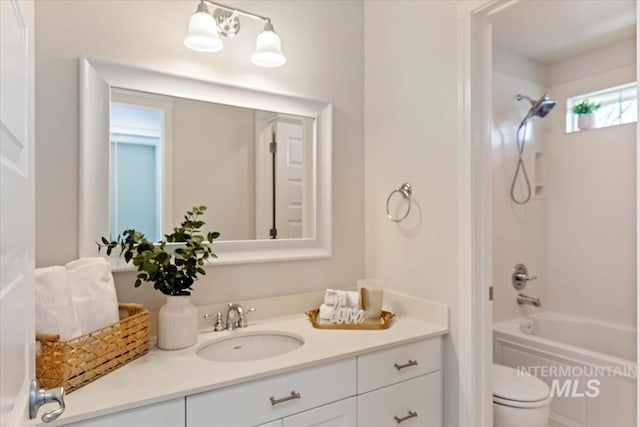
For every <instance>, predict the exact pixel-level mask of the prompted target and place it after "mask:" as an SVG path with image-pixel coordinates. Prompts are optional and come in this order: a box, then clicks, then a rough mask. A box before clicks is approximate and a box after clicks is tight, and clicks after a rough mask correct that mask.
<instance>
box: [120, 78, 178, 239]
mask: <svg viewBox="0 0 640 427" xmlns="http://www.w3.org/2000/svg"><path fill="white" fill-rule="evenodd" d="M146 98H147V96H146V94H145V95H142V94H135V95H132V94H131V93H125V91H122V90H119V89H118V90H116V89H114V91H113V93H112V102H111V119H110V144H111V145H110V182H109V208H110V212H109V214H110V215H109V231H110V234H111V237H112V238H115V237H116V236H117V235H119V234H122V232H123V231H124V230H127V229H130V228H134V229H136V230H139V231H141V232H143V233H144V234H145V236H146V238H147V239H149V240H151V241H159V240H161V239H162V231H163V228H164V227H163V220H164V218H165V215H164V209H163V205H164V202H165V200H164V199H165V196H164V187H165V186H164V185H163V183H164V180H165V173H164V158H165V150H166V147H165V145H166V143H167V140H168V136H167V135H166V133H167V132H166V128H165V123H166V120H167V117H166V116H167V115H170V114H171V113H170V109H169V110H167V109H166V108H163V107H162V106H158V105H157V104H158V103H157V102H150V100H149V99H146ZM154 104H156V105H154Z"/></svg>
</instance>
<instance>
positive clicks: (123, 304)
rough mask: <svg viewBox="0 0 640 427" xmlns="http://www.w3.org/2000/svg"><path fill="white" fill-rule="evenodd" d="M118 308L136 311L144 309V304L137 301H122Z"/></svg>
mask: <svg viewBox="0 0 640 427" xmlns="http://www.w3.org/2000/svg"><path fill="white" fill-rule="evenodd" d="M118 309H119V310H126V311H136V310H144V306H143V305H142V304H136V303H135V302H121V303H119V304H118Z"/></svg>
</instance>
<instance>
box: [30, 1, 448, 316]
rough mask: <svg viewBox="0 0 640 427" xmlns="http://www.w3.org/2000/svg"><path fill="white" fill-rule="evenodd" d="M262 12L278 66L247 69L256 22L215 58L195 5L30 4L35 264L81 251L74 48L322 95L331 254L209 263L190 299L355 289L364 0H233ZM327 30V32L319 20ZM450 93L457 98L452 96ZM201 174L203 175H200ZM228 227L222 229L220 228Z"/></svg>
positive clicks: (124, 282) (123, 281) (123, 290)
mask: <svg viewBox="0 0 640 427" xmlns="http://www.w3.org/2000/svg"><path fill="white" fill-rule="evenodd" d="M232 4H233V5H235V6H237V7H239V8H241V9H247V10H250V11H252V12H255V13H258V14H263V15H267V16H270V17H271V18H272V19H273V23H274V26H275V29H276V31H277V32H278V33H279V34H280V36H281V37H282V40H283V48H284V50H285V53H286V55H287V59H288V62H287V64H286V65H285V66H284V67H282V68H277V69H265V68H260V67H257V66H254V65H253V64H252V63H251V62H250V55H251V53H252V51H253V49H254V46H255V37H256V36H257V34H258V33H259V32H260V31H261V29H262V28H261V26H260V24H259V23H256V22H253V21H251V20H249V21H243V29H242V31H241V33H240V34H239V35H238V36H237V37H236V38H234V39H232V40H225V42H226V47H225V49H224V50H223V51H221V52H219V53H216V54H203V53H198V52H193V51H191V50H188V49H186V48H185V47H184V45H183V43H182V40H183V38H184V35H185V31H186V29H187V25H188V20H189V17H190V16H191V14H193V13H194V12H195V9H196V6H197V1H195V0H194V1H144V2H142V1H132V2H113V1H106V0H105V1H100V0H96V1H40V2H37V3H36V29H37V30H36V64H35V66H36V236H37V247H36V257H37V265H38V266H45V265H52V264H60V263H64V262H67V261H70V260H72V259H74V258H76V257H77V256H78V245H77V240H78V58H79V57H80V56H81V55H86V56H90V57H99V58H104V59H109V60H113V61H117V62H122V63H128V64H131V65H134V66H139V67H143V68H152V69H156V70H160V71H166V72H172V73H176V72H178V73H183V74H190V75H193V76H195V77H198V78H201V79H207V80H215V81H219V82H223V83H229V84H235V85H242V86H248V87H252V88H256V89H260V90H267V91H277V92H283V93H291V94H297V95H301V96H309V97H315V98H320V99H326V100H330V101H331V102H332V103H333V105H334V121H333V124H334V132H333V136H334V140H333V143H334V149H333V171H332V173H333V179H334V182H336V183H340V185H335V186H334V193H333V202H334V215H333V219H334V221H333V224H334V228H333V242H334V243H333V257H332V258H330V259H327V260H318V261H305V262H288V263H270V264H254V265H243V266H225V267H216V268H211V269H209V270H208V272H207V275H206V276H205V277H204V278H203V279H202V280H200V282H199V283H198V284H197V286H196V288H195V289H196V290H195V293H194V300H195V302H196V303H197V304H210V303H214V302H219V301H222V302H224V301H231V300H238V299H249V298H259V297H262V296H270V295H280V294H288V293H295V292H304V291H310V290H317V289H323V288H325V287H343V286H352V285H354V284H355V281H356V279H357V278H358V277H361V276H362V275H363V272H364V265H363V251H364V250H363V242H364V237H363V232H364V226H363V225H362V218H363V192H364V184H363V174H364V154H363V99H364V95H363V82H362V75H363V57H364V53H363V52H364V48H363V32H364V31H363V4H362V3H361V2H355V1H354V2H324V1H321V2H298V1H238V2H233V3H232ZM329 23H330V25H331V31H327V26H328V25H329ZM452 99H455V98H452ZM201 179H202V180H203V181H204V182H206V181H207V179H208V178H207V175H206V174H204V173H203V174H202V176H201ZM219 231H221V232H224V230H219ZM133 281H134V275H133V274H119V275H117V277H116V282H117V289H118V297H119V299H120V300H122V301H138V302H142V303H144V304H145V305H147V306H148V307H149V308H151V309H157V308H158V307H159V306H160V305H161V304H162V303H163V301H164V299H163V298H162V296H161V295H159V294H158V293H156V292H154V291H152V290H150V289H149V288H148V287H147V288H138V289H134V288H133V285H132V283H133Z"/></svg>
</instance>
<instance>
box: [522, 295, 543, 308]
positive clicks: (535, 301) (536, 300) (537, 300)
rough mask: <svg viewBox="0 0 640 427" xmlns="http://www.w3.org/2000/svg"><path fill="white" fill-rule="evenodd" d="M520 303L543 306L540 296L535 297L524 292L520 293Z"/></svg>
mask: <svg viewBox="0 0 640 427" xmlns="http://www.w3.org/2000/svg"><path fill="white" fill-rule="evenodd" d="M518 305H532V306H534V307H542V303H541V302H540V298H533V297H529V296H527V295H524V294H518Z"/></svg>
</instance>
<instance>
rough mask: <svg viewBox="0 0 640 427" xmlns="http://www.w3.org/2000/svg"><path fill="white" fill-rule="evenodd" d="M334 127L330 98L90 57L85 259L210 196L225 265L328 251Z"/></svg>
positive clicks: (83, 129)
mask: <svg viewBox="0 0 640 427" xmlns="http://www.w3.org/2000/svg"><path fill="white" fill-rule="evenodd" d="M331 136H332V111H331V104H330V103H328V102H324V101H318V100H313V99H308V98H299V97H294V96H289V95H280V94H274V93H268V92H262V91H256V90H252V89H245V88H240V87H234V86H228V85H223V84H219V83H213V82H208V81H202V80H195V79H192V78H188V77H183V76H178V75H171V74H166V73H161V72H156V71H152V70H145V69H140V68H135V67H131V66H127V65H123V64H116V63H112V62H108V61H103V60H97V59H86V58H82V59H81V60H80V218H79V224H80V226H79V240H80V241H79V250H80V256H95V255H96V252H97V246H96V241H98V240H99V238H100V236H109V235H110V236H112V237H114V238H115V237H116V236H117V235H118V234H119V233H121V232H122V231H123V230H124V229H127V228H136V229H137V230H141V231H143V232H145V234H146V235H147V236H149V238H150V240H159V239H161V237H162V235H163V234H164V233H166V232H168V231H170V230H171V229H172V228H173V227H174V226H176V225H178V224H179V222H180V221H181V218H182V215H183V214H184V212H186V210H188V209H190V208H191V207H192V206H194V205H205V206H207V207H208V210H207V215H208V217H205V218H203V219H204V220H205V222H206V225H205V229H207V230H215V231H219V232H220V233H221V240H219V241H218V240H217V241H215V242H214V252H216V254H217V255H218V258H217V259H216V260H215V261H213V263H214V264H235V263H248V262H269V261H285V260H299V259H311V258H323V257H328V256H330V255H331V143H332V141H331ZM225 234H226V236H225ZM111 261H112V263H114V269H116V270H117V269H126V266H123V265H122V263H121V262H119V260H117V259H112V260H111Z"/></svg>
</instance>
